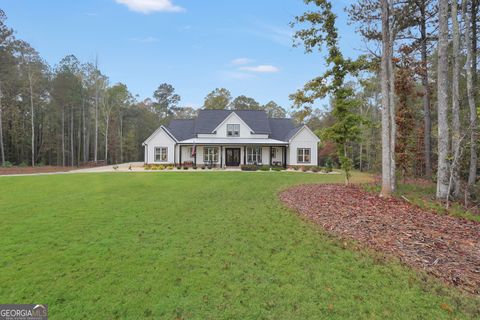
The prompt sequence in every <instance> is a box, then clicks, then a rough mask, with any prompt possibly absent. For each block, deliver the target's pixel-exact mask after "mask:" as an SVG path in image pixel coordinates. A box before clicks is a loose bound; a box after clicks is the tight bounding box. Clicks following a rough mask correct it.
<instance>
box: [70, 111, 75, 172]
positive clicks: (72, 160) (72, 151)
mask: <svg viewBox="0 0 480 320" xmlns="http://www.w3.org/2000/svg"><path fill="white" fill-rule="evenodd" d="M73 115H74V113H73V107H72V108H71V110H70V166H72V167H73V166H74V162H75V160H74V159H75V153H74V141H73Z"/></svg>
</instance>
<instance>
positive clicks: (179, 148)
mask: <svg viewBox="0 0 480 320" xmlns="http://www.w3.org/2000/svg"><path fill="white" fill-rule="evenodd" d="M178 150H179V151H178V163H179V165H180V166H181V165H182V146H181V145H180V146H178Z"/></svg>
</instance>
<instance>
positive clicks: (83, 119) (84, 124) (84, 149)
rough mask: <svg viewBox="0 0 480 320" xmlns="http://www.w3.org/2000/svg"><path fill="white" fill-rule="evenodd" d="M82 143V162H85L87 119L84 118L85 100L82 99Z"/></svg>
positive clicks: (86, 156) (86, 158)
mask: <svg viewBox="0 0 480 320" xmlns="http://www.w3.org/2000/svg"><path fill="white" fill-rule="evenodd" d="M82 141H83V162H87V161H88V153H87V150H88V148H87V119H86V116H85V98H83V99H82Z"/></svg>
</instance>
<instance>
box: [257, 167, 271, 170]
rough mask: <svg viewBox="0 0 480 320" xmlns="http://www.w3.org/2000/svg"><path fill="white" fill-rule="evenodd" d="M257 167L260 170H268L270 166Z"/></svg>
mask: <svg viewBox="0 0 480 320" xmlns="http://www.w3.org/2000/svg"><path fill="white" fill-rule="evenodd" d="M259 169H260V170H261V171H270V166H261V167H260V168H259Z"/></svg>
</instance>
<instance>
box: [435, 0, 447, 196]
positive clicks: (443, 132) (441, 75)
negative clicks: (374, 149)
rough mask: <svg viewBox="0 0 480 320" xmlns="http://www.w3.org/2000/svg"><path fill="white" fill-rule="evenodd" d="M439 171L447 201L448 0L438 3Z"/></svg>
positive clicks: (439, 190) (440, 191)
mask: <svg viewBox="0 0 480 320" xmlns="http://www.w3.org/2000/svg"><path fill="white" fill-rule="evenodd" d="M438 23H439V32H438V46H437V51H438V53H437V54H438V58H437V60H438V62H437V63H438V71H437V72H438V80H437V95H438V169H437V199H439V200H445V199H447V194H448V184H449V177H448V176H449V175H448V172H449V164H448V153H449V152H448V151H449V128H448V0H439V1H438Z"/></svg>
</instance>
